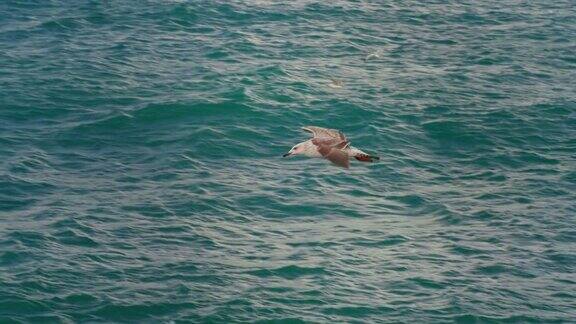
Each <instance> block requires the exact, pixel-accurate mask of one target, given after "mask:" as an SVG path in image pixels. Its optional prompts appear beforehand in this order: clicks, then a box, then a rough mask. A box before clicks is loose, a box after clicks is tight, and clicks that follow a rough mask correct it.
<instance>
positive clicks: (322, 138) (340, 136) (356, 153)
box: [284, 126, 380, 168]
mask: <svg viewBox="0 0 576 324" xmlns="http://www.w3.org/2000/svg"><path fill="white" fill-rule="evenodd" d="M302 129H303V130H305V131H307V132H310V133H312V138H311V139H309V140H307V141H304V142H302V143H298V144H296V145H294V147H292V149H291V150H290V151H289V152H288V153H286V154H284V157H287V156H292V155H299V154H301V155H304V156H308V157H319V158H325V159H327V160H328V161H330V162H332V163H334V164H336V165H338V166H341V167H344V168H349V167H350V159H351V158H355V159H356V160H358V161H362V162H374V161H375V160H379V159H380V158H379V157H377V156H373V155H370V154H368V153H366V152H363V151H361V150H359V149H357V148H355V147H354V146H351V145H350V141H348V139H347V138H346V136H345V135H344V133H342V132H341V131H339V130H336V129H328V128H323V127H316V126H306V127H302Z"/></svg>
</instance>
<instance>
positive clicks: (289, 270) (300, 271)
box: [247, 265, 328, 279]
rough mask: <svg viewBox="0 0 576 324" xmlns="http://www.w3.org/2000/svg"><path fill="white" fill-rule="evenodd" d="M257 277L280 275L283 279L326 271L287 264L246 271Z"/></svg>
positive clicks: (319, 268)
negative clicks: (273, 267) (274, 267)
mask: <svg viewBox="0 0 576 324" xmlns="http://www.w3.org/2000/svg"><path fill="white" fill-rule="evenodd" d="M247 273H248V274H251V275H253V276H258V277H281V278H284V279H298V278H301V277H318V276H324V275H327V274H328V271H327V270H326V269H324V268H321V267H302V266H297V265H289V266H284V267H280V268H276V269H259V270H251V271H248V272H247Z"/></svg>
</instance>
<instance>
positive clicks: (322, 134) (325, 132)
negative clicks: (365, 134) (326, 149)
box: [302, 126, 348, 141]
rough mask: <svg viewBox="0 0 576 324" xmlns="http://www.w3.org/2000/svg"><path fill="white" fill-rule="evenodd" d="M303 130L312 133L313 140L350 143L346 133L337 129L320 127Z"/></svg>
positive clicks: (309, 127)
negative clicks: (325, 139) (334, 140)
mask: <svg viewBox="0 0 576 324" xmlns="http://www.w3.org/2000/svg"><path fill="white" fill-rule="evenodd" d="M302 129H303V130H305V131H307V132H310V133H312V137H313V138H317V137H319V138H334V139H339V140H341V141H348V139H347V138H346V136H345V135H344V133H342V132H341V131H339V130H336V129H329V128H323V127H318V126H305V127H302Z"/></svg>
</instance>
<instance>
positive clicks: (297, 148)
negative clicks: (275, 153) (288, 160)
mask: <svg viewBox="0 0 576 324" xmlns="http://www.w3.org/2000/svg"><path fill="white" fill-rule="evenodd" d="M304 149H305V148H304V145H303V144H302V143H299V144H296V145H294V146H293V147H292V148H291V149H290V151H288V153H286V154H284V155H283V157H287V156H292V155H298V154H300V153H302V152H304Z"/></svg>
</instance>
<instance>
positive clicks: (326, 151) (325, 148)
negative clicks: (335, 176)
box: [318, 145, 350, 169]
mask: <svg viewBox="0 0 576 324" xmlns="http://www.w3.org/2000/svg"><path fill="white" fill-rule="evenodd" d="M318 152H319V153H320V154H321V155H322V156H323V157H324V158H326V159H327V160H328V161H330V162H332V163H334V164H336V165H338V166H341V167H344V168H346V169H348V168H349V167H350V160H349V157H348V153H346V151H344V150H342V149H340V148H338V147H335V146H329V145H319V146H318Z"/></svg>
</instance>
